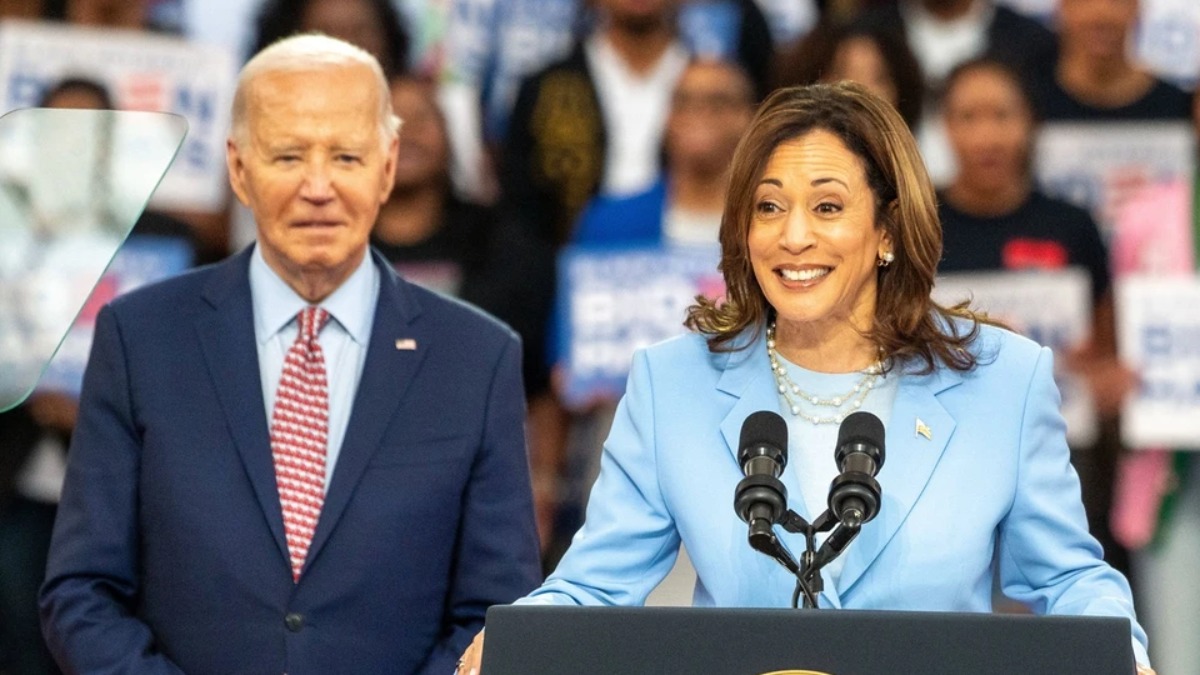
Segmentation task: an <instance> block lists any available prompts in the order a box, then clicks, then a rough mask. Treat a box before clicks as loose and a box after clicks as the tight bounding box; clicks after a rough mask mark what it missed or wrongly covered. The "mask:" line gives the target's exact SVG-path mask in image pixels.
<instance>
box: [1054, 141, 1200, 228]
mask: <svg viewBox="0 0 1200 675" xmlns="http://www.w3.org/2000/svg"><path fill="white" fill-rule="evenodd" d="M1195 148H1196V144H1195V140H1194V138H1193V130H1192V127H1191V125H1190V124H1187V123H1185V122H1053V123H1049V124H1046V125H1045V126H1043V127H1042V131H1041V133H1040V134H1039V136H1038V142H1037V150H1036V159H1035V173H1036V175H1037V177H1038V181H1039V182H1040V183H1041V187H1042V189H1043V190H1045V192H1046V193H1047V194H1050V195H1053V196H1055V197H1058V198H1060V199H1064V200H1066V201H1068V202H1071V203H1072V204H1075V205H1076V206H1079V207H1081V208H1085V209H1088V210H1089V211H1091V212H1092V215H1093V216H1094V217H1095V218H1096V222H1097V224H1099V225H1100V231H1101V232H1102V233H1103V234H1104V238H1105V241H1110V238H1111V235H1112V231H1113V228H1114V227H1115V222H1116V217H1117V214H1118V213H1119V212H1120V210H1121V207H1122V205H1123V204H1124V202H1125V201H1126V200H1127V199H1128V198H1129V197H1130V196H1131V195H1136V194H1138V193H1140V192H1142V191H1144V190H1145V189H1146V188H1147V187H1148V186H1151V185H1155V184H1162V183H1171V182H1182V183H1183V184H1185V185H1191V184H1192V179H1193V176H1194V174H1195V163H1196V160H1195Z"/></svg>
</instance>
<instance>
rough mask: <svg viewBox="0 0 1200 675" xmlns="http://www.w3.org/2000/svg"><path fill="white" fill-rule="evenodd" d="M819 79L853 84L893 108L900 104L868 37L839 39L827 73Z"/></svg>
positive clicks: (873, 44)
mask: <svg viewBox="0 0 1200 675" xmlns="http://www.w3.org/2000/svg"><path fill="white" fill-rule="evenodd" d="M823 79H824V81H826V82H840V81H842V80H850V81H852V82H857V83H859V84H861V85H862V86H864V87H866V88H867V90H868V91H870V92H871V93H872V94H875V95H876V96H878V97H879V98H882V99H883V100H885V101H887V102H888V103H891V104H892V105H893V106H895V105H896V104H897V103H898V102H899V101H900V95H899V93H898V92H897V91H896V83H895V82H893V81H892V74H891V71H889V70H888V66H887V63H885V62H884V60H883V53H882V52H880V51H879V45H877V44H875V41H874V40H872V39H871V38H868V37H861V36H860V37H852V38H847V39H845V40H842V42H841V44H839V45H838V46H837V51H835V52H834V54H833V63H832V64H830V68H829V73H827V74H826V76H825V77H824V78H823Z"/></svg>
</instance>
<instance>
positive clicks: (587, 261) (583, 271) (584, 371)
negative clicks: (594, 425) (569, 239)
mask: <svg viewBox="0 0 1200 675" xmlns="http://www.w3.org/2000/svg"><path fill="white" fill-rule="evenodd" d="M719 260H720V251H719V250H717V248H716V247H709V246H694V247H693V246H677V247H665V248H660V247H638V248H591V247H586V248H585V247H577V246H576V247H568V248H566V249H564V250H563V252H562V254H561V255H560V258H559V267H558V278H559V300H558V329H559V331H558V332H559V342H558V346H559V354H560V365H561V366H562V367H563V370H564V375H565V378H564V383H565V387H564V390H563V391H562V392H561V393H562V396H563V400H564V403H566V405H568V406H570V407H582V406H585V405H587V404H588V403H590V402H593V401H596V400H600V399H605V398H616V397H619V396H621V394H623V393H624V391H625V380H626V378H627V377H628V375H629V368H630V365H631V361H632V358H633V353H634V352H635V351H637V350H638V349H641V348H643V347H647V346H649V345H652V344H654V343H656V342H661V341H662V340H665V339H667V338H670V337H673V336H676V335H679V334H680V333H683V332H684V331H685V330H686V329H685V328H684V327H683V321H684V319H685V318H686V316H687V308H688V306H690V305H692V304H694V303H695V301H696V296H697V295H705V296H707V297H710V298H718V297H720V296H721V295H723V294H724V292H725V285H724V280H723V278H722V277H721V275H720V273H719V272H717V263H718V261H719Z"/></svg>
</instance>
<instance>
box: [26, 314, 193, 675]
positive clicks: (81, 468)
mask: <svg viewBox="0 0 1200 675" xmlns="http://www.w3.org/2000/svg"><path fill="white" fill-rule="evenodd" d="M126 360H127V354H126V353H125V348H124V344H123V341H122V337H121V329H120V326H119V325H118V322H117V319H116V316H115V314H114V312H113V310H112V308H111V307H108V306H106V307H104V308H103V309H102V310H101V311H100V314H99V316H98V317H97V319H96V331H95V338H94V340H93V344H92V352H91V356H90V357H89V359H88V367H87V371H86V373H85V375H84V382H83V392H82V395H81V397H80V402H79V420H78V423H77V425H76V428H75V434H74V437H73V439H72V442H71V449H70V453H69V456H68V461H67V477H66V482H65V484H64V486H63V494H62V501H61V503H60V505H59V509H58V518H57V520H56V522H55V526H54V536H53V539H52V540H51V544H50V554H49V562H48V563H47V567H46V581H45V584H44V585H43V586H42V590H41V599H40V604H41V616H42V630H43V633H44V634H45V636H46V642H47V645H48V646H49V647H50V651H51V653H53V654H54V658H55V659H56V660H57V661H58V663H59V665H60V666H61V667H62V669H63V671H65V672H67V673H89V674H100V673H147V674H149V673H154V674H159V673H162V674H166V673H180V672H181V671H180V670H179V668H177V667H176V666H175V664H173V663H171V662H170V660H169V659H167V658H166V657H165V656H164V655H163V654H161V653H159V652H158V650H157V649H156V647H155V639H154V635H153V633H152V632H151V630H150V627H149V626H148V625H146V624H145V623H144V622H142V621H141V620H140V619H138V618H137V617H136V616H135V615H134V607H135V606H136V602H137V597H138V593H139V584H140V581H139V577H138V568H139V561H138V545H139V533H138V510H137V504H138V473H139V464H140V454H141V441H140V439H139V435H138V432H137V429H136V427H135V424H134V421H133V410H132V403H131V396H130V383H129V378H128V370H127V367H126Z"/></svg>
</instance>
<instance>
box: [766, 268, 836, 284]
mask: <svg viewBox="0 0 1200 675" xmlns="http://www.w3.org/2000/svg"><path fill="white" fill-rule="evenodd" d="M832 271H833V268H832V267H806V268H805V269H802V270H794V269H787V268H778V269H776V270H775V273H776V274H778V275H779V276H780V277H781V278H782V279H783V280H784V281H791V282H798V283H805V282H811V281H816V280H817V279H822V278H824V277H825V276H826V275H827V274H829V273H830V272H832Z"/></svg>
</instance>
